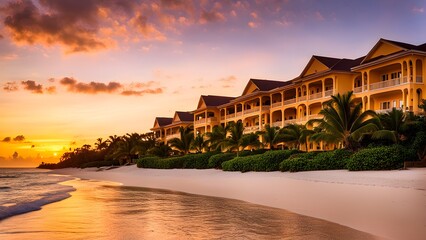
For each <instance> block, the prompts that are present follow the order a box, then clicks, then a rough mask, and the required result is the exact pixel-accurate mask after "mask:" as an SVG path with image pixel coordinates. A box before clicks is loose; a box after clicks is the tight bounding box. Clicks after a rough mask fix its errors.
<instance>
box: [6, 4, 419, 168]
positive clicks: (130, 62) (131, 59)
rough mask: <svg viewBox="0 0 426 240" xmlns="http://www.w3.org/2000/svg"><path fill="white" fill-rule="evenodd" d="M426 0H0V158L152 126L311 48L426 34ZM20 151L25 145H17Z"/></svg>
mask: <svg viewBox="0 0 426 240" xmlns="http://www.w3.org/2000/svg"><path fill="white" fill-rule="evenodd" d="M425 9H426V1H421V0H418V1H411V0H407V1H397V0H383V1H367V0H366V1H362V0H361V1H342V0H335V1H333V0H327V1H315V0H312V1H311V0H304V1H296V0H294V1H293V0H287V1H279V0H270V1H268V0H257V1H244V0H242V1H231V0H223V1H197V0H194V1H191V0H188V1H185V0H174V1H173V0H158V1H142V0H140V1H119V0H104V1H98V0H84V1H83V0H82V1H76V0H24V1H8V0H2V1H0V19H1V20H0V85H1V88H0V141H1V142H0V167H1V166H36V165H38V163H40V162H41V161H47V162H49V161H51V162H55V161H57V159H58V158H59V156H60V155H61V154H62V153H63V152H64V151H65V150H68V149H69V148H75V147H79V146H81V145H82V144H84V143H88V144H93V143H94V141H95V139H96V138H98V137H102V138H104V139H106V138H107V137H108V136H109V135H114V134H116V135H123V134H125V133H130V132H138V133H144V132H148V131H149V129H150V128H151V127H152V125H153V123H154V118H155V117H156V116H162V117H171V116H172V115H173V113H174V111H176V110H181V111H189V110H194V109H195V108H196V105H197V102H198V98H199V96H200V95H201V94H212V95H225V96H238V95H240V94H241V92H242V91H243V88H244V86H245V84H246V83H247V81H248V80H249V78H261V79H273V80H282V81H286V80H289V79H291V78H294V77H296V76H297V75H299V74H300V72H301V71H302V69H303V68H304V67H305V65H306V63H307V62H308V60H309V59H310V57H311V56H312V55H313V54H315V55H324V56H331V57H345V58H357V57H360V56H362V55H365V54H367V52H368V51H369V50H370V49H371V48H372V47H373V46H374V44H375V43H376V42H377V41H378V40H379V39H380V38H387V39H392V40H396V41H403V42H408V43H412V44H421V43H424V42H426V31H425V26H426V13H425ZM15 152H16V153H15Z"/></svg>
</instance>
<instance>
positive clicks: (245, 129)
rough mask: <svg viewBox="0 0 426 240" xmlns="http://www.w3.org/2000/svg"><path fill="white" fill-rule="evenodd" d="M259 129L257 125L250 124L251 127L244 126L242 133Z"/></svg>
mask: <svg viewBox="0 0 426 240" xmlns="http://www.w3.org/2000/svg"><path fill="white" fill-rule="evenodd" d="M256 131H259V126H251V127H245V128H244V133H245V134H246V133H252V132H256Z"/></svg>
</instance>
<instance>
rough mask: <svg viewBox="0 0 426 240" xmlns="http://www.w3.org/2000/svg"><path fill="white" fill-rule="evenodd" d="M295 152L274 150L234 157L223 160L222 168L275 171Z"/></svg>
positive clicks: (242, 170) (228, 169)
mask: <svg viewBox="0 0 426 240" xmlns="http://www.w3.org/2000/svg"><path fill="white" fill-rule="evenodd" d="M295 152H297V150H276V151H267V152H265V153H263V154H257V155H251V156H246V157H236V158H234V159H232V160H229V161H225V162H223V163H222V169H223V170H225V171H240V172H248V171H258V172H260V171H261V172H270V171H277V170H278V169H279V164H280V163H281V162H282V161H283V160H285V159H287V158H289V157H290V156H291V155H292V154H294V153H295Z"/></svg>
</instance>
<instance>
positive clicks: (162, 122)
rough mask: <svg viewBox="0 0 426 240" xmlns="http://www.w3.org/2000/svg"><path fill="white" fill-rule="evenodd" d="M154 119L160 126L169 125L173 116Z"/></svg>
mask: <svg viewBox="0 0 426 240" xmlns="http://www.w3.org/2000/svg"><path fill="white" fill-rule="evenodd" d="M155 121H156V122H157V123H158V125H159V126H160V127H163V126H166V125H169V124H170V123H172V121H173V118H168V117H156V118H155Z"/></svg>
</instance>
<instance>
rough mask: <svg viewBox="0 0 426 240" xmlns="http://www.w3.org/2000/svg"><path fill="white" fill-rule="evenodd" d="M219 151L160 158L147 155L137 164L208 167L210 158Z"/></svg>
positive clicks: (143, 165)
mask: <svg viewBox="0 0 426 240" xmlns="http://www.w3.org/2000/svg"><path fill="white" fill-rule="evenodd" d="M214 154H217V152H206V153H200V154H187V155H184V156H180V157H171V158H159V157H145V158H140V159H139V160H138V162H137V166H138V167H140V168H158V169H172V168H196V169H205V168H208V160H209V158H210V157H211V156H213V155H214Z"/></svg>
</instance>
